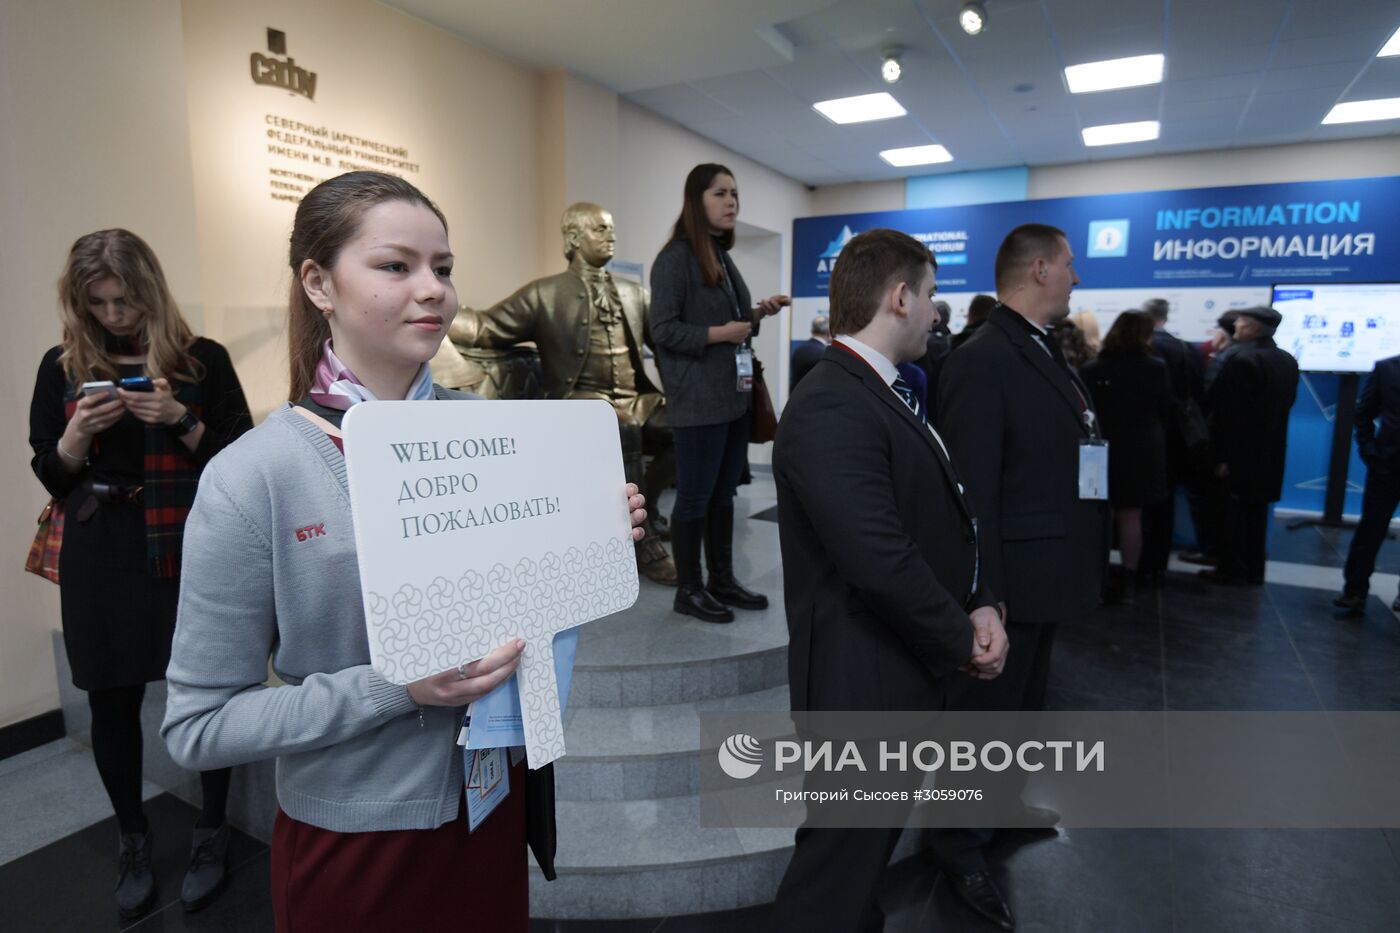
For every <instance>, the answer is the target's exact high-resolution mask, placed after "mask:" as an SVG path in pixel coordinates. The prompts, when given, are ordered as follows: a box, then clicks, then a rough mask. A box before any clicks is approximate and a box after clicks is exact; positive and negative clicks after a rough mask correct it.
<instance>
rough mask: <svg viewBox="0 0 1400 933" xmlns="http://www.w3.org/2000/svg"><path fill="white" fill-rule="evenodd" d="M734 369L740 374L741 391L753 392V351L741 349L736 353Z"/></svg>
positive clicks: (745, 348)
mask: <svg viewBox="0 0 1400 933" xmlns="http://www.w3.org/2000/svg"><path fill="white" fill-rule="evenodd" d="M734 369H735V371H736V372H738V374H739V391H740V392H752V391H753V350H751V349H749V348H748V347H740V348H739V349H737V350H735V351H734Z"/></svg>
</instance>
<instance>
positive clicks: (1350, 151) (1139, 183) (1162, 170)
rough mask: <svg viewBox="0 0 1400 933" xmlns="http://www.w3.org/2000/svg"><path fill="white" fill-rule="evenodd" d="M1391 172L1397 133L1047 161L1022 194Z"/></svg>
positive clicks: (1399, 166) (1395, 167)
mask: <svg viewBox="0 0 1400 933" xmlns="http://www.w3.org/2000/svg"><path fill="white" fill-rule="evenodd" d="M1397 172H1400V136H1380V137H1375V138H1372V139H1347V140H1338V141H1336V142H1326V143H1304V144H1300V145H1295V146H1267V147H1261V148H1256V149H1222V150H1216V151H1212V152H1188V153H1183V154H1181V155H1167V156H1151V157H1148V158H1142V159H1118V160H1114V161H1106V162H1093V163H1084V164H1080V165H1047V166H1045V167H1043V168H1033V169H1031V173H1030V181H1029V186H1028V189H1027V191H1028V194H1027V196H1028V197H1031V198H1069V197H1077V196H1080V195H1090V194H1116V193H1119V192H1131V191H1165V190H1170V189H1173V188H1215V187H1224V186H1227V185H1263V184H1276V183H1280V182H1290V181H1319V180H1323V179H1329V178H1369V177H1372V176H1377V175H1394V174H1396V173H1397Z"/></svg>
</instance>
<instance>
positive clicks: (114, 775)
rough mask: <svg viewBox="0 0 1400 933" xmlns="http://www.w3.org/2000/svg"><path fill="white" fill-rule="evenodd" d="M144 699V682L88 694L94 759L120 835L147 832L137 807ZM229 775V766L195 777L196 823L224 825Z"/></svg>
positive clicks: (213, 825) (143, 817)
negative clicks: (199, 796) (200, 799)
mask: <svg viewBox="0 0 1400 933" xmlns="http://www.w3.org/2000/svg"><path fill="white" fill-rule="evenodd" d="M145 696H146V685H145V684H136V685H135V686H131V687H112V688H110V689H107V690H89V691H88V707H89V708H90V709H91V710H92V756H93V757H94V758H95V759H97V773H98V774H99V775H101V777H102V786H103V787H105V788H107V796H108V797H109V798H110V799H111V801H112V809H113V810H114V811H116V814H117V823H118V824H119V825H120V826H121V831H122V832H124V833H143V832H145V831H146V814H145V813H144V812H142V808H141V701H142V699H144V698H145ZM231 775H232V771H231V770H230V769H229V768H221V769H219V770H218V771H201V772H200V773H199V783H200V789H201V790H202V791H203V796H204V810H203V812H202V813H200V815H199V822H198V823H197V824H196V825H198V826H203V827H209V828H212V827H215V826H218V825H220V824H221V823H223V821H224V810H225V808H226V807H227V805H228V787H229V778H230V776H231Z"/></svg>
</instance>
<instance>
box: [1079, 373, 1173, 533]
mask: <svg viewBox="0 0 1400 933" xmlns="http://www.w3.org/2000/svg"><path fill="white" fill-rule="evenodd" d="M1079 374H1080V376H1081V378H1083V380H1084V382H1085V383H1087V384H1088V386H1089V392H1090V393H1091V394H1092V395H1093V396H1094V409H1095V410H1096V411H1097V412H1098V416H1099V424H1100V426H1101V427H1102V430H1103V436H1104V438H1105V439H1106V440H1107V441H1108V500H1109V502H1110V503H1112V505H1113V506H1114V508H1120V509H1121V508H1137V507H1139V506H1145V505H1152V504H1154V503H1157V502H1161V501H1162V500H1163V499H1165V498H1166V497H1167V494H1168V492H1169V491H1170V486H1169V485H1168V483H1167V425H1168V424H1170V423H1171V418H1172V388H1171V379H1170V376H1169V375H1168V372H1167V364H1166V363H1163V362H1162V361H1161V360H1159V359H1157V358H1156V357H1152V356H1148V355H1147V354H1130V355H1123V356H1118V355H1108V356H1106V355H1103V354H1100V355H1099V356H1098V357H1097V358H1095V359H1093V360H1090V361H1089V362H1087V363H1085V364H1084V366H1083V368H1081V369H1080V371H1079Z"/></svg>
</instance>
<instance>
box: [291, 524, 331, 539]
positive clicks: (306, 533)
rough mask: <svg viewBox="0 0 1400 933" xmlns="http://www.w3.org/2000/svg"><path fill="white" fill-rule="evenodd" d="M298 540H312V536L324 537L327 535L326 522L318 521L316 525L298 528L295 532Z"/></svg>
mask: <svg viewBox="0 0 1400 933" xmlns="http://www.w3.org/2000/svg"><path fill="white" fill-rule="evenodd" d="M294 534H296V536H297V540H298V541H310V540H311V539H312V538H324V537H325V536H326V523H325V522H318V523H317V524H315V525H307V526H306V527H305V528H298V529H296V531H295V532H294Z"/></svg>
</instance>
